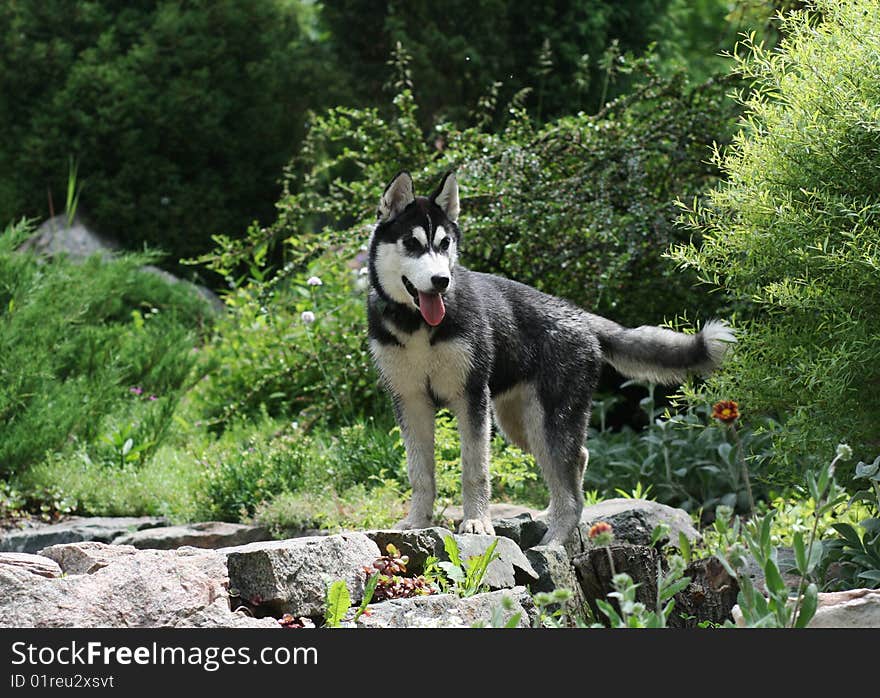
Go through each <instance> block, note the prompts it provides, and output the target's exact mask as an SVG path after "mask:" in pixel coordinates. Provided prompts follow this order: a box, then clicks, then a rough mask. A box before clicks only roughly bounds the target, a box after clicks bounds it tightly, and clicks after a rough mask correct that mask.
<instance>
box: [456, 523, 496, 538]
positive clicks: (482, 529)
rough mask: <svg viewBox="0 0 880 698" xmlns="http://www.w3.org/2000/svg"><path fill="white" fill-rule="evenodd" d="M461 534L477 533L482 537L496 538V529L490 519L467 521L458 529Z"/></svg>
mask: <svg viewBox="0 0 880 698" xmlns="http://www.w3.org/2000/svg"><path fill="white" fill-rule="evenodd" d="M458 532H459V533H476V534H477V535H481V536H494V535H495V529H494V528H492V523H491V522H490V521H489V519H465V520H464V521H462V522H461V526H459V527H458Z"/></svg>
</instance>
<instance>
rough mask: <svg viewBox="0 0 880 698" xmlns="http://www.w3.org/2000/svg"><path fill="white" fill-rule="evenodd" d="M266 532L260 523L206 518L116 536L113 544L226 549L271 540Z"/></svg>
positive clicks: (145, 547) (143, 547) (160, 548)
mask: <svg viewBox="0 0 880 698" xmlns="http://www.w3.org/2000/svg"><path fill="white" fill-rule="evenodd" d="M271 537H272V536H271V535H270V534H269V531H268V530H267V529H265V528H263V527H262V526H246V525H244V524H235V523H225V522H222V521H207V522H204V523H194V524H187V525H184V526H164V527H162V528H148V529H145V530H142V531H135V532H133V533H127V534H125V535H123V536H119V537H118V538H115V539H114V540H113V543H114V545H133V546H134V547H135V548H139V549H141V550H144V549H150V548H152V549H156V550H170V549H172V548H180V547H182V546H184V545H188V546H191V547H194V548H212V549H216V548H225V547H232V546H236V545H246V544H248V543H255V542H257V541H264V540H270V539H271Z"/></svg>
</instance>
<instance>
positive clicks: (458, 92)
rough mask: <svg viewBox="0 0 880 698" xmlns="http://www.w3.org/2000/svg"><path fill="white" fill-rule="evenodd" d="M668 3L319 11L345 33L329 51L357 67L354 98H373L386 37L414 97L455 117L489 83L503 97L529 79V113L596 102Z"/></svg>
mask: <svg viewBox="0 0 880 698" xmlns="http://www.w3.org/2000/svg"><path fill="white" fill-rule="evenodd" d="M669 5H670V0H630V1H629V2H625V3H621V2H614V1H613V0H579V1H578V2H568V3H540V4H538V3H534V2H529V1H528V0H507V1H505V2H500V1H499V0H492V1H491V2H481V3H476V4H475V3H472V2H464V1H462V0H449V1H448V2H447V3H445V4H444V6H443V11H442V12H438V11H437V8H436V6H435V5H433V4H431V3H430V2H426V1H425V0H409V1H408V2H390V3H382V4H380V5H377V4H376V3H373V2H370V1H369V0H345V1H344V2H334V3H326V4H325V5H324V7H323V8H322V16H323V18H324V20H325V22H326V24H327V26H328V28H329V29H330V31H331V32H332V34H333V35H335V36H336V37H345V39H346V40H344V41H338V42H337V43H336V44H335V50H336V53H337V56H338V59H339V62H340V63H341V64H343V65H357V66H358V76H359V78H360V79H359V80H358V81H357V83H358V84H357V85H356V90H357V94H358V95H359V97H360V98H361V100H362V102H364V103H367V104H370V103H374V100H375V95H376V94H379V93H380V91H381V89H382V87H383V85H384V84H386V82H387V71H386V67H385V65H386V61H387V57H388V54H389V53H390V52H391V51H392V49H393V48H394V47H395V45H397V44H400V45H402V47H403V48H404V50H406V51H408V52H410V53H411V54H412V65H411V68H410V72H411V75H412V80H413V81H414V82H416V84H419V85H423V86H425V89H424V90H423V92H422V95H421V101H422V105H423V107H424V110H425V112H426V114H427V119H426V120H427V121H428V122H429V123H434V122H436V121H438V120H443V119H444V118H450V117H451V118H455V119H458V118H461V117H462V116H464V115H465V114H466V113H467V110H468V109H472V108H474V107H475V106H476V105H477V103H478V101H479V100H480V98H481V97H483V95H484V94H485V92H486V90H487V89H488V88H490V86H492V85H493V83H497V85H496V88H495V89H496V90H500V91H501V92H502V95H503V99H505V100H506V99H509V98H510V96H512V95H513V94H515V93H516V92H518V91H520V90H522V89H523V88H528V87H533V88H535V89H534V95H533V96H532V97H531V99H530V105H529V106H530V108H531V109H532V111H533V112H534V113H535V114H537V116H538V118H539V119H540V118H546V117H548V116H558V115H560V114H562V113H569V112H572V111H576V110H581V109H584V110H587V111H594V110H596V109H598V108H599V107H601V106H602V104H603V102H604V99H603V97H610V96H611V95H612V94H619V90H620V88H618V91H617V92H614V91H613V89H614V87H612V88H611V90H609V85H608V84H607V82H606V81H607V79H608V72H609V67H611V68H613V63H614V59H615V58H616V57H617V56H618V55H619V54H620V53H621V52H626V51H642V50H644V48H645V47H646V46H647V45H648V44H649V43H650V42H651V41H652V40H654V39H657V38H660V37H661V36H662V35H661V34H660V33H659V30H660V29H661V27H658V26H657V18H658V16H663V15H664V14H665V11H666V9H667V7H668V6H669ZM609 49H612V51H609ZM603 58H604V60H603ZM609 63H611V64H612V66H609V65H608V64H609ZM624 84H625V83H624Z"/></svg>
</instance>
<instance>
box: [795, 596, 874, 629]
mask: <svg viewBox="0 0 880 698" xmlns="http://www.w3.org/2000/svg"><path fill="white" fill-rule="evenodd" d="M807 627H810V628H880V589H850V590H849V591H834V592H827V593H823V594H819V604H818V607H817V608H816V615H814V616H813V620H811V621H810V624H809V625H808V626H807Z"/></svg>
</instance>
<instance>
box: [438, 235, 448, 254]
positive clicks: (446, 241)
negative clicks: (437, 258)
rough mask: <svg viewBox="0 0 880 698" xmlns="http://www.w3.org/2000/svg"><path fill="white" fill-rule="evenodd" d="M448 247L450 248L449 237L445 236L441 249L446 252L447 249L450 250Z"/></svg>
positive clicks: (441, 242)
mask: <svg viewBox="0 0 880 698" xmlns="http://www.w3.org/2000/svg"><path fill="white" fill-rule="evenodd" d="M448 249H449V238H443V239H442V240H441V241H440V251H441V252H446V250H448Z"/></svg>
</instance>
